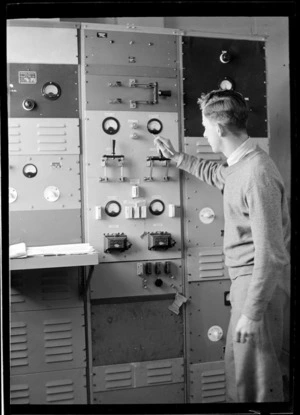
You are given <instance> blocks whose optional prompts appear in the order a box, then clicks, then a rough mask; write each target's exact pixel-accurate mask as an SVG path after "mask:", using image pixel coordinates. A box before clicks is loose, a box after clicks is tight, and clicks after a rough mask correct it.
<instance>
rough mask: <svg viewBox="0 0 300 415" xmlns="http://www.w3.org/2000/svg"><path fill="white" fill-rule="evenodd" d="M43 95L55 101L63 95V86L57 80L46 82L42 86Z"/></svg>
mask: <svg viewBox="0 0 300 415" xmlns="http://www.w3.org/2000/svg"><path fill="white" fill-rule="evenodd" d="M42 95H43V96H44V97H45V98H47V99H50V100H51V101H54V100H56V99H58V98H59V97H60V96H61V87H60V86H59V85H58V84H57V83H56V82H51V81H49V82H46V83H45V84H44V85H43V87H42Z"/></svg>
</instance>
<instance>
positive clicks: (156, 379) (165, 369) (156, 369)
mask: <svg viewBox="0 0 300 415" xmlns="http://www.w3.org/2000/svg"><path fill="white" fill-rule="evenodd" d="M172 380H173V370H172V363H168V362H164V363H155V364H153V363H151V364H148V365H147V383H148V384H157V383H168V382H172Z"/></svg>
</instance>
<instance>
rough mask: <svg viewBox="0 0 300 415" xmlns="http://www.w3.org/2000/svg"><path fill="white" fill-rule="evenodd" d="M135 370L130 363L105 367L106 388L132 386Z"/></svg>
mask: <svg viewBox="0 0 300 415" xmlns="http://www.w3.org/2000/svg"><path fill="white" fill-rule="evenodd" d="M133 375H134V372H133V368H132V367H131V366H130V365H126V366H118V367H110V368H107V369H105V389H106V390H108V389H117V388H130V387H131V388H132V387H133V386H134V378H133Z"/></svg>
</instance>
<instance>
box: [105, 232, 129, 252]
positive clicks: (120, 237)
mask: <svg viewBox="0 0 300 415" xmlns="http://www.w3.org/2000/svg"><path fill="white" fill-rule="evenodd" d="M131 246H132V244H131V243H130V242H129V241H128V239H127V235H125V234H124V233H106V234H104V252H105V253H106V254H112V253H116V252H124V251H127V249H129V248H130V247H131Z"/></svg>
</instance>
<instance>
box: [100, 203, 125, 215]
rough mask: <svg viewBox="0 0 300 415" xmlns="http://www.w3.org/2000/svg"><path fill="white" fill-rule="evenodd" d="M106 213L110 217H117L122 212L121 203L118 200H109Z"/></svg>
mask: <svg viewBox="0 0 300 415" xmlns="http://www.w3.org/2000/svg"><path fill="white" fill-rule="evenodd" d="M104 210H105V213H106V214H107V215H108V216H110V217H116V216H118V215H119V214H120V213H121V210H122V208H121V205H120V203H119V202H117V201H116V200H111V201H110V202H108V203H107V204H106V206H105V208H104Z"/></svg>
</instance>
